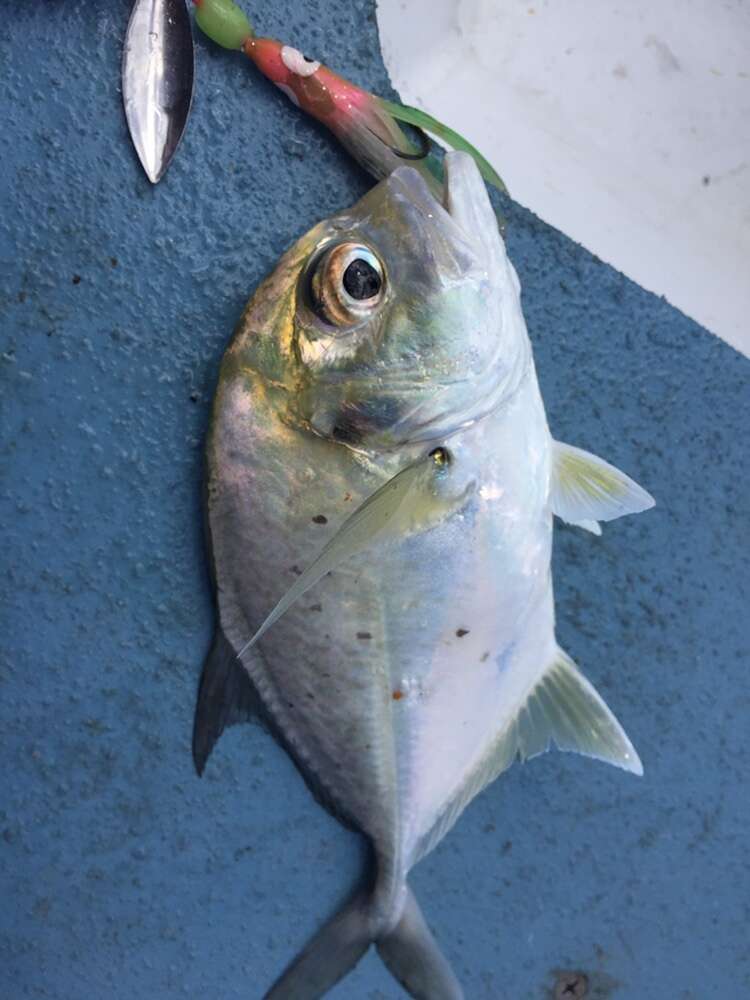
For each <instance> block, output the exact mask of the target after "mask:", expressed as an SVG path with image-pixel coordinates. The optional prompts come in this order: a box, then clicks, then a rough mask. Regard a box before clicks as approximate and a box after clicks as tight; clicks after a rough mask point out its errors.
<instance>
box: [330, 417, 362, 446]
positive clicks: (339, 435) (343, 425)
mask: <svg viewBox="0 0 750 1000" xmlns="http://www.w3.org/2000/svg"><path fill="white" fill-rule="evenodd" d="M331 434H332V435H333V439H334V441H341V442H342V444H359V442H360V441H361V440H362V431H361V430H360V428H359V427H356V426H355V424H354V423H352V422H350V421H347V420H340V421H339V423H337V424H335V425H334V427H333V430H332V431H331Z"/></svg>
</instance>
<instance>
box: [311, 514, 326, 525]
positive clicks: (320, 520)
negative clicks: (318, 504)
mask: <svg viewBox="0 0 750 1000" xmlns="http://www.w3.org/2000/svg"><path fill="white" fill-rule="evenodd" d="M313 521H314V523H315V524H328V518H327V517H326V516H325V514H316V515H315V517H314V518H313Z"/></svg>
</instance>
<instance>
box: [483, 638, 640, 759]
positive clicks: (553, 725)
mask: <svg viewBox="0 0 750 1000" xmlns="http://www.w3.org/2000/svg"><path fill="white" fill-rule="evenodd" d="M502 742H503V743H504V746H502V747H499V748H498V749H499V751H500V753H499V756H500V757H502V758H505V757H506V756H508V763H512V761H513V759H514V758H515V756H516V755H518V757H519V758H520V759H521V760H522V761H523V760H528V759H529V758H530V757H536V756H537V754H540V753H544V752H545V750H549V749H550V747H551V746H552V745H553V744H554V745H555V746H556V747H557V748H558V749H559V750H571V751H573V752H575V753H580V754H584V756H586V757H595V758H596V759H597V760H603V761H605V762H606V763H607V764H614V765H615V766H616V767H621V768H622V769H623V770H625V771H630V772H631V773H632V774H637V775H642V774H643V765H642V764H641V761H640V758H639V756H638V754H637V753H636V751H635V749H634V748H633V745H632V743H631V742H630V740H629V739H628V737H627V736H626V734H625V730H624V729H623V728H622V726H621V725H620V723H619V722H618V721H617V719H616V718H615V716H614V715H613V713H612V712H611V711H610V709H609V708H608V707H607V705H606V703H605V701H604V699H603V698H602V697H601V695H600V694H599V693H598V692H597V690H596V688H595V687H594V686H593V684H591V683H589V681H587V680H586V678H585V677H584V676H583V674H582V673H581V672H580V671H579V670H578V668H577V667H576V665H575V663H573V661H572V660H571V659H570V657H569V656H567V655H566V654H565V653H563V651H562V650H558V653H557V656H556V658H555V659H554V661H553V663H552V664H551V666H550V667H549V669H548V670H547V671H546V672H545V673H544V674H543V675H542V677H541V679H540V680H539V681H538V682H537V684H536V685H535V687H534V688H533V689H532V690H531V692H530V693H529V695H528V697H527V699H526V701H525V703H524V705H523V707H522V709H521V711H520V712H519V713H518V715H517V716H516V718H515V720H514V722H513V723H512V725H511V726H510V728H509V729H508V731H507V733H506V734H505V735H504V737H503V741H502Z"/></svg>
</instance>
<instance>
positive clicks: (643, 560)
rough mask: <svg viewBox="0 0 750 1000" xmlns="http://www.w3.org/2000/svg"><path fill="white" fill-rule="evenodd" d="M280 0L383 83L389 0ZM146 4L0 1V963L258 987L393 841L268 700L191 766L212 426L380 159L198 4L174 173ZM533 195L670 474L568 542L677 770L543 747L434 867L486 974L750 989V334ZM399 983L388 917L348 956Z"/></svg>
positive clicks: (531, 280)
mask: <svg viewBox="0 0 750 1000" xmlns="http://www.w3.org/2000/svg"><path fill="white" fill-rule="evenodd" d="M247 6H248V9H249V12H250V13H251V16H252V17H253V19H254V21H255V23H256V25H257V26H258V28H259V30H261V31H262V32H264V33H267V34H271V35H275V36H277V37H282V38H284V39H285V40H288V41H289V42H291V43H293V44H296V45H298V46H299V47H300V48H303V49H304V50H305V51H306V52H308V53H309V54H310V55H313V56H316V57H319V58H321V59H322V60H324V61H325V62H327V63H328V64H330V65H332V66H333V67H335V68H336V69H338V70H339V71H341V72H342V73H344V74H345V75H348V76H350V77H352V78H354V79H356V80H357V81H358V82H360V83H362V84H364V85H365V86H367V87H369V88H372V89H377V90H379V91H380V92H384V91H385V90H386V88H387V86H388V84H387V80H386V76H385V71H384V69H383V66H382V63H381V60H380V55H379V50H378V41H377V34H376V28H375V21H374V7H373V4H372V2H370V0H346V2H344V0H330V2H326V3H323V2H322V0H321V2H312V0H305V2H297V0H274V2H271V0H262V2H261V0H259V2H257V3H254V4H253V5H252V9H250V7H251V5H250V4H248V5H247ZM128 7H129V4H127V3H124V2H119V0H118V2H116V3H113V2H105V0H91V2H89V0H86V2H83V0H72V2H66V3H61V2H50V3H44V4H23V5H22V4H17V5H14V9H13V12H12V17H7V18H6V19H5V21H4V28H3V34H2V37H1V38H0V79H2V85H3V90H2V93H3V101H2V104H0V116H1V117H2V126H3V128H2V131H3V150H4V152H3V158H2V159H3V164H2V177H3V183H2V186H1V187H0V310H1V313H2V323H1V324H0V341H1V342H0V377H1V378H2V387H1V388H0V400H1V406H2V413H1V418H0V419H1V421H2V422H1V428H2V451H1V467H0V477H1V479H0V524H2V535H3V538H2V546H1V549H0V551H2V556H3V568H4V571H3V574H2V581H1V582H0V588H1V593H2V619H1V621H0V643H1V645H2V660H1V661H0V747H1V749H2V778H1V779H0V782H1V784H0V898H2V901H3V905H2V906H1V907H0V995H2V996H3V997H8V998H10V1000H21V998H41V997H49V998H55V1000H73V998H76V1000H80V998H86V1000H88V998H105V997H106V998H113V1000H120V998H122V1000H126V998H127V1000H132V998H133V997H154V998H160V1000H161V998H164V1000H171V998H177V997H183V996H203V997H211V998H217V1000H220V998H229V997H243V998H248V1000H253V998H256V997H260V996H261V995H262V992H263V988H264V987H266V986H267V985H268V984H269V983H270V982H271V981H272V979H273V978H274V976H275V975H276V974H277V973H278V972H279V971H280V970H281V968H282V967H283V965H284V964H285V963H286V962H287V961H288V960H289V959H290V958H291V957H292V956H293V955H294V954H295V953H296V951H297V950H298V948H299V947H301V945H302V944H303V943H304V941H305V940H306V938H307V936H308V935H309V934H310V933H311V932H312V931H313V930H314V929H315V928H316V927H317V926H318V925H319V924H320V922H321V921H322V920H323V919H324V918H325V917H326V916H328V915H329V913H330V912H331V911H332V910H333V909H334V908H335V907H336V906H337V904H338V902H339V901H340V900H341V898H342V897H343V896H344V895H345V894H346V893H347V892H348V890H349V888H350V886H351V885H352V884H353V882H354V881H355V880H356V879H357V878H358V875H359V872H360V867H361V864H362V861H363V851H362V848H361V845H360V844H359V842H358V840H357V838H356V837H355V836H354V835H353V834H351V833H349V832H347V831H345V830H343V829H342V828H341V827H339V826H338V825H337V824H336V823H335V822H334V821H333V820H332V819H331V818H330V817H329V816H327V815H326V814H325V813H324V812H323V811H322V810H321V809H320V808H319V807H318V806H317V805H316V803H315V802H314V801H313V800H312V798H311V797H310V795H309V794H308V792H307V790H306V789H305V787H304V786H303V784H302V781H301V780H300V778H299V777H298V775H297V774H296V772H295V771H294V770H293V768H292V766H291V764H290V763H289V762H288V761H287V759H286V758H285V757H284V755H283V754H282V752H281V751H280V750H279V749H278V748H277V747H276V746H275V745H274V744H273V743H272V742H271V741H270V740H269V738H268V736H267V735H266V734H265V733H264V732H262V731H261V730H259V729H257V728H254V727H251V726H248V727H244V728H235V729H234V730H232V731H231V732H230V733H229V734H228V735H226V736H225V737H224V738H223V739H222V741H221V743H220V745H219V747H218V748H217V750H216V751H215V753H214V755H213V757H212V758H211V761H210V763H209V766H208V768H207V771H206V775H205V777H204V778H203V779H202V780H199V779H198V778H197V777H196V776H195V774H194V772H193V769H192V763H191V759H190V751H189V740H190V728H191V721H192V710H193V702H194V694H195V687H196V683H197V678H198V674H199V670H200V664H201V660H202V657H203V654H204V652H205V649H206V647H207V644H208V642H209V637H210V632H211V624H212V612H211V604H210V596H209V591H208V586H207V582H206V567H205V560H204V555H203V549H202V538H201V514H200V480H201V467H202V458H201V444H202V437H203V434H204V431H205V427H206V421H207V415H208V407H209V403H210V399H211V395H212V392H213V387H214V383H215V378H216V373H217V368H218V363H219V359H220V357H221V354H222V351H223V347H224V345H225V343H226V341H227V339H228V337H229V335H230V333H231V330H232V327H233V324H234V322H235V321H236V319H237V317H238V316H239V313H240V311H241V309H242V306H243V304H244V302H245V300H246V299H247V297H248V296H249V294H250V292H251V291H252V289H253V288H254V286H255V285H256V284H257V282H258V280H259V279H260V278H261V276H262V275H263V274H264V273H265V272H267V271H268V270H269V269H270V267H271V266H272V265H273V263H274V261H275V260H276V258H277V257H278V255H279V253H280V252H281V250H282V249H283V248H284V247H285V246H286V245H288V244H289V243H290V242H291V241H292V240H293V239H294V238H295V237H296V236H297V235H298V234H299V233H300V232H302V231H303V230H305V229H307V228H308V227H309V226H310V225H311V224H312V223H313V222H315V221H316V220H317V219H318V218H320V217H322V216H324V215H326V214H328V213H330V212H332V211H334V210H336V209H339V208H341V207H342V206H344V205H346V204H347V203H350V202H352V201H353V200H354V199H355V198H356V197H357V196H359V195H360V194H361V193H362V192H363V191H364V190H366V187H367V185H368V183H369V182H368V180H367V179H366V178H365V177H364V176H363V175H362V174H361V173H360V172H359V171H358V169H357V168H356V167H355V166H353V165H352V164H351V163H350V162H349V161H347V159H346V158H345V156H344V154H343V153H341V152H339V150H338V149H336V148H335V147H334V146H333V143H332V141H329V139H328V137H327V136H325V135H324V134H323V133H322V132H320V131H319V130H318V129H317V128H315V127H314V126H312V125H311V124H310V123H309V122H307V121H305V120H303V118H302V117H301V115H300V114H299V112H297V111H296V110H295V109H294V108H293V107H292V106H291V105H289V104H288V103H287V102H286V101H285V99H284V97H283V96H282V95H281V94H279V93H278V92H276V91H275V90H273V88H271V87H270V86H269V85H268V84H267V83H266V82H265V81H264V80H262V79H260V78H259V77H258V76H257V75H255V73H254V71H253V70H252V68H251V67H250V66H249V64H246V63H245V61H244V60H242V59H241V58H240V57H232V55H230V54H228V53H224V52H222V51H219V50H218V49H216V48H215V47H213V46H212V45H210V44H209V43H205V42H204V40H203V39H199V40H198V66H197V90H196V100H195V105H194V112H193V116H192V119H191V122H190V126H189V130H188V133H187V136H186V138H185V140H184V142H183V145H182V146H181V148H180V150H179V153H178V154H177V157H176V159H175V162H174V163H173V165H172V167H171V168H170V170H169V172H168V173H167V176H166V178H165V180H164V181H162V182H161V184H160V185H158V187H156V188H152V187H151V186H150V184H149V183H148V181H147V180H146V179H145V177H144V176H143V174H142V171H141V169H140V167H139V165H138V164H137V162H136V160H135V156H134V154H133V153H132V150H131V149H130V146H129V140H128V137H127V133H126V130H125V124H124V118H123V115H122V110H121V105H120V94H119V90H118V87H119V59H120V46H121V42H122V36H123V34H124V30H125V25H126V23H127V16H128ZM454 124H456V125H458V126H459V127H460V122H456V123H454ZM498 167H499V168H500V171H501V172H502V163H498ZM505 211H506V214H507V217H508V245H509V250H510V253H511V256H512V257H513V260H514V262H515V264H516V266H517V268H518V270H519V274H520V277H521V281H522V283H523V288H524V305H525V311H526V316H527V320H528V324H529V328H530V333H531V336H532V340H533V343H534V348H535V352H536V358H537V366H538V369H539V374H540V380H541V383H542V389H543V392H544V395H545V399H546V402H547V406H548V412H549V416H550V422H551V425H552V427H553V430H554V432H555V434H556V435H557V436H558V437H559V438H561V439H562V440H565V441H569V442H571V443H574V444H577V445H580V446H583V447H586V448H590V449H591V450H593V451H596V452H597V453H598V454H600V455H602V456H603V457H604V458H606V459H607V460H609V461H611V462H613V463H614V464H616V465H618V466H620V467H621V468H622V469H624V470H625V471H626V472H628V473H629V474H631V475H633V476H634V477H635V478H636V479H638V480H639V481H640V482H641V483H643V485H644V486H646V487H647V488H648V489H649V490H650V491H651V492H652V493H653V494H654V495H655V496H656V498H657V502H658V507H657V508H656V509H655V510H654V511H651V512H648V513H647V514H643V515H640V516H638V517H634V518H629V519H626V520H623V521H620V522H617V523H614V524H612V525H610V526H608V527H605V532H604V536H603V537H602V538H601V539H595V538H593V537H591V536H590V535H588V534H585V533H583V532H579V531H576V530H574V529H570V528H559V529H558V533H557V541H556V553H555V564H554V570H555V580H556V587H557V607H558V617H559V636H560V640H561V643H562V645H563V646H564V647H565V648H566V649H567V650H568V652H569V653H570V654H571V655H572V656H573V657H574V658H575V659H576V660H577V661H578V662H579V664H580V666H581V667H582V669H583V670H584V671H585V672H586V674H587V675H588V676H589V677H590V678H591V680H592V681H593V682H594V683H595V684H596V685H597V686H598V687H599V689H600V691H601V692H602V694H603V695H604V696H605V697H606V698H607V700H608V702H609V704H610V705H611V707H612V708H613V710H614V711H615V712H616V713H617V714H618V716H619V717H620V719H621V720H622V722H623V724H624V725H625V727H626V729H627V731H628V733H629V735H630V736H631V738H632V739H633V741H634V743H635V745H636V747H637V748H638V750H639V752H640V754H641V756H642V758H643V762H644V765H645V770H646V773H645V777H644V778H643V779H641V780H638V779H635V778H633V777H631V776H629V775H627V774H624V773H621V772H618V771H615V770H613V769H611V768H607V767H605V766H604V765H601V764H596V763H593V762H591V761H588V760H583V759H580V758H576V757H573V756H570V755H561V754H548V755H547V756H546V757H544V758H541V759H538V760H535V761H533V762H531V763H530V764H528V765H526V766H525V767H518V766H516V767H515V768H513V769H512V770H511V771H510V772H508V773H507V774H506V775H505V776H504V777H503V778H501V779H500V781H499V782H498V783H497V784H495V785H494V786H492V787H491V788H489V789H488V790H487V791H486V792H485V793H484V794H483V795H482V796H481V797H480V798H479V799H478V800H477V801H476V802H475V803H474V804H473V805H472V806H471V807H470V808H469V809H468V811H467V813H466V814H465V816H464V817H463V819H462V820H461V821H460V823H459V824H458V826H457V827H456V828H455V830H454V831H453V832H452V833H451V834H450V836H449V837H448V838H447V839H446V840H445V841H444V842H443V844H441V846H440V847H439V848H438V849H437V850H436V851H435V852H434V853H433V854H432V855H430V857H428V858H427V859H426V860H425V861H424V862H423V863H422V864H421V865H420V866H419V867H418V868H417V869H416V871H415V872H414V875H413V887H414V890H415V893H416V895H417V897H418V898H419V900H420V902H421V904H422V907H423V909H424V911H425V914H426V916H427V918H428V919H429V921H430V923H431V925H432V926H433V928H434V930H435V933H436V935H437V937H438V940H439V941H440V942H441V945H442V946H443V947H444V950H445V952H446V954H447V956H448V957H449V958H450V960H451V961H452V963H453V965H454V967H455V969H456V972H457V973H458V975H459V976H460V978H461V979H462V981H463V983H464V985H465V989H466V995H467V1000H499V998H507V1000H518V998H522V1000H526V998H528V1000H542V998H545V997H549V996H551V995H554V985H555V982H556V976H557V974H558V972H559V971H560V970H580V971H581V972H584V973H585V974H586V975H587V976H588V982H589V986H588V992H587V993H586V996H588V997H596V998H600V1000H601V998H607V997H615V998H617V1000H664V998H670V1000H673V998H674V1000H687V998H691V1000H699V998H703V997H706V996H711V997H717V998H720V1000H735V998H740V997H743V996H749V995H750V950H749V949H748V938H747V927H748V922H749V921H750V912H748V899H749V898H750V891H749V886H748V875H747V873H748V870H750V855H749V852H748V838H747V830H748V827H749V826H750V794H749V793H750V779H749V778H748V766H747V736H748V729H749V719H750V679H749V677H748V614H747V609H748V601H749V597H750V595H749V593H748V591H749V589H750V588H749V587H748V568H747V566H748V559H747V553H748V542H749V541H750V538H749V537H748V531H749V529H748V524H749V523H750V520H749V517H750V511H749V510H748V483H747V473H746V466H747V438H748V432H749V431H750V414H749V412H748V406H749V399H748V396H749V394H748V382H749V376H750V361H748V360H747V359H744V358H742V357H741V356H740V355H738V354H736V353H735V352H733V351H732V349H731V348H729V347H727V346H726V345H725V344H723V343H721V342H720V341H718V340H717V339H715V338H714V337H712V336H710V335H709V334H708V333H706V332H705V331H703V330H701V329H700V328H699V327H698V326H696V325H695V324H694V323H692V322H691V321H690V320H688V319H686V318H685V317H684V316H683V315H681V314H680V313H678V312H677V311H675V310H674V309H672V308H671V307H670V306H669V305H667V304H666V303H665V302H664V301H662V300H659V299H658V298H655V297H654V296H652V295H649V294H647V293H645V292H644V291H642V290H641V289H639V288H638V287H636V286H635V285H633V284H631V283H630V282H628V281H627V280H625V279H624V278H623V277H622V276H621V275H619V274H618V273H616V272H615V271H613V270H612V269H611V268H609V267H607V266H606V265H604V264H602V263H601V262H599V261H597V260H595V259H594V258H592V257H591V256H590V255H589V254H588V253H586V252H585V251H584V250H582V249H581V248H580V247H578V246H576V245H575V244H573V243H572V242H570V241H569V240H568V239H566V238H565V237H564V236H562V235H561V234H560V233H558V232H555V231H554V230H551V229H550V228H549V227H547V226H545V225H543V224H541V223H540V222H539V221H537V220H536V219H535V218H534V217H533V216H532V215H531V214H530V213H528V212H527V211H525V210H524V209H522V208H519V207H517V206H513V205H508V206H506V208H505ZM707 252H710V250H707ZM400 995H401V994H400V992H399V988H398V987H397V986H396V984H395V983H394V981H393V980H392V979H391V978H390V977H389V975H388V973H387V972H386V971H385V969H384V968H383V966H382V965H381V963H380V961H379V960H378V958H377V956H376V955H375V954H374V953H371V954H369V955H368V957H367V958H366V959H365V960H364V961H363V962H362V964H361V965H360V966H359V967H358V969H357V970H356V972H355V973H354V974H352V975H351V976H350V977H349V978H348V979H346V980H345V981H344V982H343V983H342V984H341V985H340V986H339V987H337V989H336V990H335V991H334V993H333V996H335V997H336V998H338V1000H347V998H357V1000H359V998H371V1000H375V998H380V1000H384V998H387V1000H396V998H397V997H399V996H400ZM562 995H564V994H562ZM568 995H573V996H576V995H577V994H576V993H569V994H568Z"/></svg>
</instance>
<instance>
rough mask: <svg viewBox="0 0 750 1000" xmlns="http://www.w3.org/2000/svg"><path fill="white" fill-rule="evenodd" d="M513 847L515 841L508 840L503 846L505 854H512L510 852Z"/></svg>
mask: <svg viewBox="0 0 750 1000" xmlns="http://www.w3.org/2000/svg"><path fill="white" fill-rule="evenodd" d="M512 847H513V841H512V840H506V841H505V843H504V844H503V854H510V850H511V848H512Z"/></svg>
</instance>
